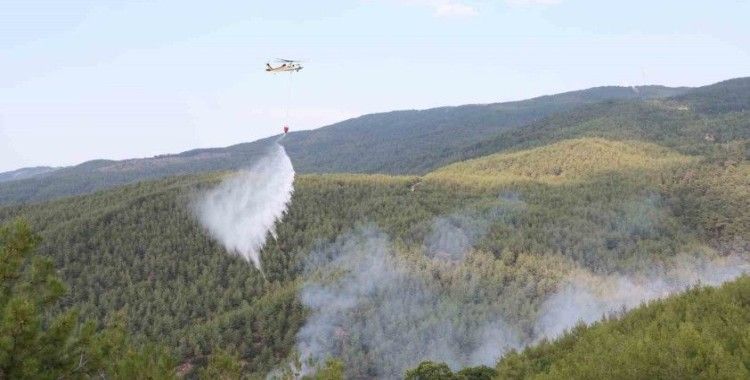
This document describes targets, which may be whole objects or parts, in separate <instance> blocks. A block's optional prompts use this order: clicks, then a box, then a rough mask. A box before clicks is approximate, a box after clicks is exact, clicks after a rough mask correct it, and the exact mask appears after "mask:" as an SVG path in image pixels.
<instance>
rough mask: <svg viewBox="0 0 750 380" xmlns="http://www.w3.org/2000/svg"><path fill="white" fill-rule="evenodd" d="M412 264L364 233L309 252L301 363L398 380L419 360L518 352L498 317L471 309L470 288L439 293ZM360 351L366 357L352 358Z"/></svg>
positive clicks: (380, 237)
mask: <svg viewBox="0 0 750 380" xmlns="http://www.w3.org/2000/svg"><path fill="white" fill-rule="evenodd" d="M415 260H417V262H418V259H415ZM415 264H416V262H411V261H410V260H409V258H407V257H401V256H398V255H397V254H396V253H395V251H394V248H393V245H392V243H391V242H390V239H389V237H388V236H386V235H385V234H384V233H382V232H381V231H380V230H378V229H377V228H375V227H372V226H370V227H364V228H359V229H356V230H355V231H353V232H352V233H349V234H346V235H344V236H342V237H340V238H339V239H337V241H336V242H334V243H333V244H331V245H329V246H327V247H325V248H323V249H321V250H319V251H317V252H314V253H313V254H312V255H311V256H310V259H309V261H308V265H307V270H308V278H309V280H308V282H307V283H306V285H305V287H304V288H303V290H302V294H301V298H302V302H303V304H304V305H305V306H307V307H308V308H310V309H311V310H312V315H311V316H310V317H309V318H308V320H307V323H306V324H305V325H304V326H303V328H302V329H301V330H300V331H299V333H298V335H297V342H298V344H297V349H298V351H299V352H300V354H301V356H302V358H303V359H306V360H312V361H313V362H314V363H320V362H321V361H323V360H325V359H326V358H327V357H330V356H334V357H340V358H342V359H344V361H345V362H350V361H357V362H359V363H364V366H363V367H360V368H354V369H351V368H350V369H348V370H350V372H349V373H348V374H347V375H348V377H354V378H362V377H366V378H372V377H374V378H398V377H400V376H401V375H403V373H404V371H405V370H406V369H408V368H410V367H413V366H415V365H417V364H418V363H419V362H420V361H421V360H426V359H430V360H438V361H443V362H446V363H448V364H449V365H450V366H451V367H454V368H458V367H461V366H465V365H470V364H475V363H482V364H490V365H491V364H492V363H494V361H495V360H496V359H497V357H498V356H499V355H501V354H502V353H503V352H505V351H507V350H508V349H510V348H518V347H520V346H519V342H518V340H517V338H516V337H515V332H514V330H513V329H512V328H511V327H510V326H509V325H508V324H507V323H506V322H505V321H504V320H503V318H502V317H500V315H501V312H500V310H499V309H498V308H493V307H492V305H489V307H487V306H488V305H487V304H484V303H482V304H478V303H476V302H475V299H476V298H477V296H478V294H477V292H479V291H480V289H479V287H478V284H477V283H472V282H467V283H465V284H464V285H465V286H463V287H461V288H460V289H451V288H446V287H443V286H441V285H440V283H439V281H436V280H435V279H434V278H431V277H429V276H426V273H424V272H422V271H420V270H419V269H418V265H415ZM363 349H364V351H366V355H367V356H366V358H356V357H353V356H352V355H356V354H355V352H356V351H360V352H361V351H362V350H363Z"/></svg>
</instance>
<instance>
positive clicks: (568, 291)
mask: <svg viewBox="0 0 750 380" xmlns="http://www.w3.org/2000/svg"><path fill="white" fill-rule="evenodd" d="M436 221H437V227H436V228H437V229H438V230H440V229H442V228H443V227H442V226H444V219H436ZM460 224H462V223H460ZM461 228H468V227H467V224H462V226H461ZM461 228H459V229H461ZM448 230H449V232H450V233H449V235H452V236H455V234H456V231H455V230H454V228H453V227H451V228H448ZM435 233H436V232H435V230H433V231H432V233H431V234H430V235H428V239H427V240H428V242H429V241H432V235H434V234H435ZM472 234H473V233H470V232H467V231H463V232H462V233H460V234H458V235H459V236H466V235H472ZM442 240H443V239H438V241H442ZM460 240H461V241H463V240H464V239H463V238H461V239H460ZM460 245H463V243H461V244H460ZM396 246H397V245H396V244H394V243H392V242H391V239H390V238H389V237H388V236H387V235H386V234H384V233H383V232H381V231H380V230H378V229H377V228H375V227H367V228H358V229H355V230H354V231H353V232H350V233H347V234H345V235H343V236H341V237H339V238H338V239H337V240H336V241H335V242H333V243H332V244H329V245H327V246H325V247H323V248H322V249H320V250H318V251H315V252H313V253H312V254H311V255H310V256H309V257H308V261H307V264H306V266H305V267H306V270H307V273H306V277H307V281H306V283H305V284H304V287H303V288H302V291H301V300H302V303H303V304H304V305H305V306H306V307H307V308H309V309H310V310H311V312H312V313H311V315H310V317H309V318H308V320H307V322H306V323H305V325H304V326H303V327H302V328H301V329H300V331H299V332H298V334H297V350H298V352H299V353H300V355H301V357H302V358H303V359H304V360H305V362H306V363H312V365H313V366H314V365H319V364H321V363H322V362H324V361H325V360H326V359H327V358H329V357H337V358H340V359H342V360H343V361H344V362H345V363H348V364H356V367H349V366H347V371H348V372H347V375H348V376H350V377H355V378H360V377H366V378H399V377H400V376H402V375H403V373H404V371H405V370H407V369H409V368H413V367H415V366H416V365H418V364H419V362H421V361H422V360H433V361H437V362H444V363H446V364H448V365H449V366H450V367H451V368H453V369H459V368H462V367H465V366H474V365H490V366H491V365H493V364H494V363H495V362H496V361H497V360H498V359H500V358H501V357H502V356H503V355H504V354H505V353H506V352H508V351H509V350H511V349H521V348H523V347H524V346H527V345H530V344H534V343H535V342H538V341H539V340H541V339H543V338H548V339H553V338H555V337H557V336H559V335H560V334H561V333H563V332H564V331H566V330H569V329H570V328H572V327H574V326H575V325H576V324H578V323H581V322H583V323H592V322H595V321H597V320H600V319H601V318H602V317H604V316H610V315H616V314H618V313H621V312H623V311H625V310H628V309H632V308H634V307H637V306H639V305H641V304H642V303H644V302H647V301H650V300H654V299H659V298H663V297H666V296H669V295H672V294H675V293H678V292H681V291H684V290H686V289H688V288H690V287H692V286H696V285H719V284H722V283H724V282H726V281H730V280H732V279H735V278H736V277H738V276H740V275H742V274H743V273H748V272H749V271H750V260H748V257H747V256H746V255H744V254H739V253H736V254H730V255H727V256H718V255H712V256H688V255H679V256H676V257H674V258H673V259H671V260H668V261H667V262H662V263H661V264H656V262H654V264H653V265H652V266H651V267H652V268H651V270H650V271H648V272H643V271H641V272H636V273H630V274H613V275H599V274H594V273H592V272H590V271H588V270H586V269H583V268H578V269H574V270H572V271H571V272H570V274H569V275H567V276H565V277H564V278H563V279H562V280H561V282H560V285H559V287H558V290H557V291H555V292H553V293H552V294H551V295H550V296H549V297H548V298H547V299H546V300H543V301H541V303H540V304H538V306H536V307H537V308H538V313H537V314H536V317H530V319H528V318H527V319H524V320H518V319H514V318H513V317H512V316H510V315H509V314H507V312H506V311H507V309H506V308H507V307H508V304H504V300H503V298H504V297H506V296H505V295H504V294H502V293H500V294H498V295H497V296H495V297H496V298H495V297H492V296H490V294H493V293H492V291H491V290H490V289H488V287H487V284H486V283H483V280H482V279H481V278H480V277H479V276H480V275H478V274H475V273H473V272H472V271H473V270H476V269H477V268H476V267H472V266H468V267H463V268H462V267H461V265H462V264H460V263H459V262H457V261H455V260H454V259H451V260H450V262H451V263H452V264H441V262H442V261H432V263H433V265H431V266H427V267H424V265H425V263H424V262H423V261H421V260H420V259H419V258H417V257H414V256H409V254H408V253H403V252H401V253H399V252H398V251H397V250H398V249H399V248H397V247H396ZM449 246H450V247H453V246H452V245H449ZM423 248H426V250H425V251H426V252H425V253H426V254H428V255H429V244H427V246H426V247H423ZM469 249H470V248H469ZM473 252H474V253H472V252H466V253H464V254H462V255H461V256H462V257H463V258H465V259H467V260H468V259H469V258H470V257H472V256H469V255H474V254H479V253H477V252H476V251H473ZM463 258H462V259H461V261H463ZM420 268H421V269H420ZM441 268H442V269H441ZM452 275H453V277H450V276H452ZM449 278H453V279H456V278H461V279H462V281H461V282H459V283H455V282H452V281H451V280H450V279H449ZM448 283H453V285H452V286H451V287H446V286H445V285H446V284H448ZM516 289H518V288H516ZM515 291H517V290H509V292H510V293H509V294H508V295H507V297H513V292H515ZM527 328H529V329H527ZM524 331H525V332H524ZM310 370H311V368H309V367H308V368H304V370H303V371H302V373H303V374H305V373H307V372H308V371H310Z"/></svg>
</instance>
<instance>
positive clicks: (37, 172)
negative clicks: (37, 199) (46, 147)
mask: <svg viewBox="0 0 750 380" xmlns="http://www.w3.org/2000/svg"><path fill="white" fill-rule="evenodd" d="M55 170H57V168H51V167H49V166H37V167H33V168H22V169H18V170H12V171H9V172H3V173H0V182H8V181H18V180H22V179H27V178H32V177H39V176H42V175H45V174H47V173H50V172H53V171H55Z"/></svg>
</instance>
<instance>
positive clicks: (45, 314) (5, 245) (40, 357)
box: [0, 222, 174, 379]
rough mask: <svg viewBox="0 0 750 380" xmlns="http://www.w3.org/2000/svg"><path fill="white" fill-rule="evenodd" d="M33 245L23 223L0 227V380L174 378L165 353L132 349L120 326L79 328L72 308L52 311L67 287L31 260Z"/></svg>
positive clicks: (43, 265)
mask: <svg viewBox="0 0 750 380" xmlns="http://www.w3.org/2000/svg"><path fill="white" fill-rule="evenodd" d="M37 241H38V239H37V238H36V236H34V235H33V234H32V233H31V231H30V230H29V228H28V227H27V226H26V224H24V223H22V222H16V223H13V224H9V225H6V226H3V227H2V228H1V229H0V378H3V379H69V378H74V379H79V378H80V379H84V378H92V377H110V378H115V379H133V378H140V379H163V378H170V377H173V375H172V372H173V371H172V369H173V367H174V364H173V362H172V359H171V357H170V356H169V355H168V354H167V353H166V352H165V351H164V350H162V349H159V348H157V347H154V346H149V347H144V348H138V347H136V346H133V345H131V343H130V341H129V339H128V338H127V336H126V335H125V333H124V331H123V329H122V328H121V327H118V326H111V327H107V328H104V329H100V330H99V331H97V329H96V326H95V325H94V324H92V323H85V324H79V323H78V322H77V320H78V313H77V312H76V311H75V310H65V311H63V312H59V313H55V312H53V306H54V305H55V304H58V303H59V302H60V299H61V297H63V295H64V294H65V286H64V285H63V283H62V282H61V281H60V280H59V279H58V278H57V276H56V274H55V270H54V268H53V266H52V263H51V262H50V261H49V260H45V259H41V258H39V257H36V256H35V254H34V248H35V246H36V243H37Z"/></svg>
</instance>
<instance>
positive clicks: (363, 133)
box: [0, 86, 688, 204]
mask: <svg viewBox="0 0 750 380" xmlns="http://www.w3.org/2000/svg"><path fill="white" fill-rule="evenodd" d="M687 90H688V89H687V88H668V87H660V86H645V87H639V92H634V91H633V89H632V88H629V87H597V88H591V89H588V90H582V91H573V92H568V93H563V94H557V95H551V96H542V97H539V98H534V99H529V100H524V101H518V102H508V103H498V104H488V105H467V106H461V107H441V108H435V109H430V110H424V111H397V112H388V113H381V114H372V115H365V116H362V117H358V118H355V119H350V120H346V121H343V122H340V123H336V124H333V125H331V126H328V127H325V128H320V129H317V130H313V131H301V132H294V131H293V132H291V133H289V135H287V136H286V137H285V139H284V141H283V144H284V146H285V147H286V149H287V151H288V152H289V155H290V156H291V158H292V161H293V162H294V166H295V168H296V169H297V171H298V172H301V173H334V172H359V173H388V174H421V173H424V172H427V171H429V170H431V169H434V168H437V167H440V166H442V165H444V164H446V163H449V162H453V161H456V157H459V158H461V157H463V156H456V154H458V153H461V152H464V151H465V149H466V147H467V146H472V145H473V144H477V143H480V142H482V141H485V140H487V139H490V138H492V137H494V136H495V134H497V133H499V132H502V131H505V130H514V129H516V128H518V127H521V126H523V125H527V124H529V123H532V122H535V121H538V120H540V119H543V118H545V117H548V116H550V115H554V114H556V113H559V112H563V111H568V110H574V109H576V108H577V107H580V106H582V105H586V104H593V103H597V102H601V101H605V100H615V99H619V100H625V99H631V100H635V99H642V100H648V99H657V98H665V97H668V96H674V95H679V94H682V93H684V92H685V91H687ZM275 139H276V137H273V138H268V139H264V140H259V141H256V142H251V143H245V144H238V145H235V146H230V147H227V148H217V149H198V150H193V151H189V152H184V153H180V154H177V155H164V156H157V157H152V158H146V159H133V160H124V161H110V160H95V161H89V162H86V163H83V164H80V165H77V166H73V167H68V168H61V169H58V170H56V171H54V172H51V173H38V174H39V175H35V176H33V177H32V178H28V179H24V180H20V181H11V182H6V183H1V184H0V204H11V203H20V202H39V201H44V200H48V199H53V198H58V197H61V196H69V195H77V194H86V193H91V192H94V191H96V190H101V189H106V188H111V187H115V186H118V185H123V184H128V183H133V182H136V181H142V180H146V179H155V178H162V177H168V176H175V175H185V174H191V173H202V172H208V171H216V170H234V169H238V168H242V167H245V166H246V165H247V164H248V163H249V162H253V160H255V159H256V158H258V157H259V156H260V155H262V154H263V153H264V151H265V149H266V147H267V146H268V144H270V143H271V142H272V141H273V140H275ZM493 153H494V152H493ZM475 156H476V155H475ZM475 156H474V157H475ZM0 177H2V174H0ZM0 180H1V178H0Z"/></svg>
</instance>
